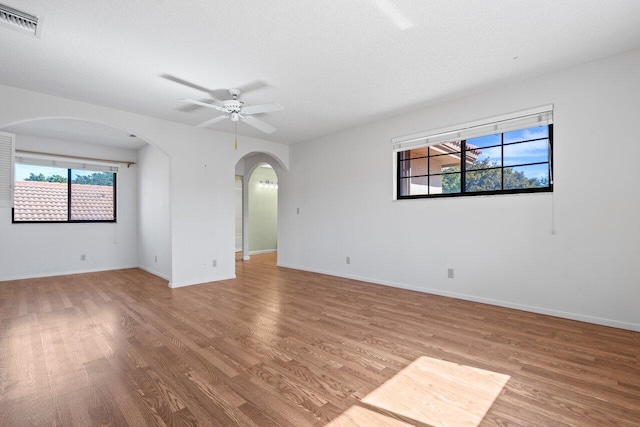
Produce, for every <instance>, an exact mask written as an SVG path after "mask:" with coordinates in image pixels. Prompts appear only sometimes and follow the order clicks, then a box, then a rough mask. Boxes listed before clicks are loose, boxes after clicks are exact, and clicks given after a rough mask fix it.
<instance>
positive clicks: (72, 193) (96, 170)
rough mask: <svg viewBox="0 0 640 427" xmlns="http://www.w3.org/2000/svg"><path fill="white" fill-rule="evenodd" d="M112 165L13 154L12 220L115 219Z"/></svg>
mask: <svg viewBox="0 0 640 427" xmlns="http://www.w3.org/2000/svg"><path fill="white" fill-rule="evenodd" d="M117 170H118V168H117V166H113V165H105V164H99V163H80V162H77V161H74V160H69V159H65V158H58V157H54V156H27V155H16V162H15V172H14V176H15V181H14V194H13V210H12V220H13V222H14V223H34V222H116V175H117V174H116V172H117Z"/></svg>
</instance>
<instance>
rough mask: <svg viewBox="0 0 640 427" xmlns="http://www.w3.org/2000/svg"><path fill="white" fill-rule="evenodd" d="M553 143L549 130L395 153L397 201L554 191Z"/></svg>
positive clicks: (528, 130) (533, 129)
mask: <svg viewBox="0 0 640 427" xmlns="http://www.w3.org/2000/svg"><path fill="white" fill-rule="evenodd" d="M552 140H553V125H552V124H549V125H543V126H534V127H529V128H525V129H519V130H511V131H508V132H503V133H495V134H491V135H484V136H479V137H474V138H469V139H467V140H461V141H453V142H446V143H442V144H435V145H432V146H426V147H419V148H413V149H409V150H404V151H399V152H398V153H397V162H398V165H397V166H398V177H397V178H398V188H397V194H398V198H416V197H441V196H456V195H478V194H501V193H522V192H538V191H552V189H553V186H552V183H551V157H552ZM460 153H464V156H461V154H460ZM418 159H419V160H420V163H418ZM462 159H464V161H462ZM425 164H426V166H425ZM417 165H420V167H416V166H417Z"/></svg>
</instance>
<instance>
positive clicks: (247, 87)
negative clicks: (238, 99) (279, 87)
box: [237, 80, 268, 93]
mask: <svg viewBox="0 0 640 427" xmlns="http://www.w3.org/2000/svg"><path fill="white" fill-rule="evenodd" d="M267 86H268V85H267V84H266V83H265V82H263V81H261V80H254V81H252V82H249V83H247V84H243V85H242V86H237V88H238V89H240V90H241V91H242V93H247V92H251V91H254V90H258V89H262V88H263V87H267Z"/></svg>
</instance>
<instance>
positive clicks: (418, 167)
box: [408, 157, 429, 176]
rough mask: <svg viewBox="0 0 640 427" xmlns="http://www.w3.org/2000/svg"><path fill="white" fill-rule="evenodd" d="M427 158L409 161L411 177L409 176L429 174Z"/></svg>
mask: <svg viewBox="0 0 640 427" xmlns="http://www.w3.org/2000/svg"><path fill="white" fill-rule="evenodd" d="M427 162H428V160H427V158H426V157H425V158H422V159H411V160H410V161H409V175H408V176H416V175H426V174H428V173H429V171H428V170H427V164H428V163H427Z"/></svg>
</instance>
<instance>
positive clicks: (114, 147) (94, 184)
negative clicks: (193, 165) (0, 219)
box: [0, 117, 171, 279]
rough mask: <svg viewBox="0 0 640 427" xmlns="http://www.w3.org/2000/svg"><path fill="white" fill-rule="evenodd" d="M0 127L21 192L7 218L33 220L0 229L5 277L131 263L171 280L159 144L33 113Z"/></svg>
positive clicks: (164, 168)
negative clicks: (11, 139) (9, 139)
mask: <svg viewBox="0 0 640 427" xmlns="http://www.w3.org/2000/svg"><path fill="white" fill-rule="evenodd" d="M0 130H1V131H3V132H7V133H10V134H13V135H15V156H14V158H13V159H11V164H14V162H15V167H14V168H13V170H14V176H13V178H12V179H13V180H14V189H18V188H20V193H18V192H17V191H14V199H13V201H12V202H13V203H12V206H13V209H12V213H11V216H12V221H17V222H38V223H40V224H39V226H38V227H37V228H35V227H29V226H24V227H8V228H6V229H4V228H3V227H5V225H4V224H3V225H2V226H0V228H3V229H2V230H0V232H2V234H3V235H5V234H6V237H7V238H6V239H2V240H3V245H0V251H3V253H10V254H11V257H12V259H10V260H8V261H9V262H8V268H7V269H6V271H3V274H4V275H6V276H8V277H18V278H19V277H29V276H32V275H55V274H60V273H62V272H84V271H94V270H105V269H114V268H121V267H122V266H140V267H141V268H145V269H147V270H149V271H152V272H154V273H155V274H157V275H159V276H162V277H165V278H167V279H169V278H170V274H171V240H170V239H171V237H170V236H171V229H170V224H169V221H168V219H169V204H168V198H169V182H168V179H169V172H168V170H169V162H170V159H169V157H168V155H167V154H166V153H165V152H164V151H163V150H161V149H160V148H157V146H155V145H153V144H150V143H149V142H148V141H147V140H146V138H144V137H141V136H139V135H136V134H135V132H134V131H132V130H129V129H128V130H124V129H121V128H116V127H114V126H112V125H109V124H105V123H100V122H97V121H92V120H87V119H81V118H76V117H34V118H30V119H24V120H20V121H14V122H12V123H7V124H2V125H0ZM143 163H144V164H143ZM163 177H164V178H166V179H162V178H163ZM18 184H19V185H18ZM54 187H55V188H54ZM34 189H36V190H38V191H37V193H36V192H35V190H34ZM34 195H35V196H34ZM18 197H19V199H18ZM43 200H46V201H47V203H40V202H41V201H43ZM52 200H55V203H53V202H52ZM65 201H66V203H65ZM32 205H33V209H32ZM22 211H24V212H28V213H24V214H23V213H22ZM149 212H151V213H153V215H149V214H148V213H149ZM142 218H144V220H142ZM59 222H82V224H79V225H78V224H76V225H72V226H61V225H60V224H56V223H59ZM43 233H46V234H47V235H48V236H49V238H47V239H42V238H41V235H42V234H43ZM87 236H91V238H88V237H87ZM34 248H35V249H34ZM61 248H62V249H61ZM146 248H152V250H153V253H152V252H151V250H148V251H145V249H146ZM147 252H149V253H148V254H147ZM36 260H37V261H36Z"/></svg>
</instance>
